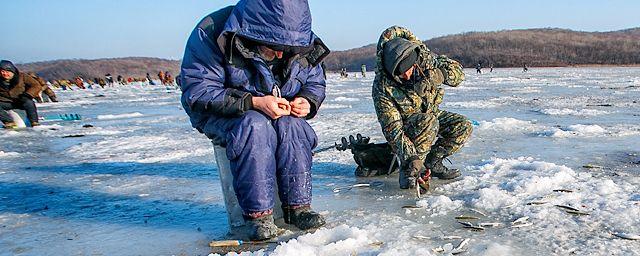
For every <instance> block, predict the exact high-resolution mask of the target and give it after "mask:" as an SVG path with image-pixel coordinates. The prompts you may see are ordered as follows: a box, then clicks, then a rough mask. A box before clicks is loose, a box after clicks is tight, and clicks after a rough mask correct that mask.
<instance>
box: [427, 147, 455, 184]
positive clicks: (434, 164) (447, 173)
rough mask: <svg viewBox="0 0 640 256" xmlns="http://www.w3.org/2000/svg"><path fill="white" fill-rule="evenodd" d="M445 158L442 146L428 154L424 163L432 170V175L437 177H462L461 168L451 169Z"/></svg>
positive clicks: (448, 178) (447, 178)
mask: <svg viewBox="0 0 640 256" xmlns="http://www.w3.org/2000/svg"><path fill="white" fill-rule="evenodd" d="M444 158H445V155H444V153H443V150H442V149H441V148H436V149H433V150H432V151H431V152H429V154H428V155H427V159H426V160H425V161H424V165H425V166H426V167H427V168H429V169H430V170H431V177H436V178H438V179H442V180H450V179H455V178H457V177H460V170H458V169H449V168H447V167H446V166H444V164H442V160H443V159H444Z"/></svg>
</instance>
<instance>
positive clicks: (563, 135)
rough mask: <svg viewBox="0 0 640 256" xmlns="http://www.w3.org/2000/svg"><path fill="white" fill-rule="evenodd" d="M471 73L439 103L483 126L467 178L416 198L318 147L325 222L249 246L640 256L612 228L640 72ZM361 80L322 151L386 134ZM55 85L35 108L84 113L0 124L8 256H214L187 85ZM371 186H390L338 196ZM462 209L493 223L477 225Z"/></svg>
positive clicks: (639, 104)
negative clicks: (184, 100)
mask: <svg viewBox="0 0 640 256" xmlns="http://www.w3.org/2000/svg"><path fill="white" fill-rule="evenodd" d="M487 71H488V70H487ZM466 73H467V80H466V81H465V82H464V83H463V84H462V85H461V86H460V87H458V88H450V87H447V88H446V94H445V99H444V103H443V104H442V105H441V108H442V109H446V110H449V111H453V112H458V113H461V114H464V115H466V116H467V117H469V118H471V119H473V120H475V121H477V122H478V124H479V125H477V126H475V127H474V133H473V135H472V138H471V140H470V141H469V143H468V144H467V145H466V146H465V147H464V148H463V149H462V150H461V151H460V152H459V153H458V154H457V155H454V156H452V157H451V161H452V162H453V165H454V166H455V167H458V168H461V169H463V177H462V178H460V179H457V180H455V181H453V182H447V183H443V182H440V181H438V180H435V181H434V182H433V184H432V190H431V191H430V192H429V194H427V195H426V196H423V197H422V198H421V199H416V197H415V195H414V193H413V191H407V190H405V191H401V190H399V189H397V176H394V175H392V176H389V177H377V178H363V179H360V178H355V177H354V176H353V171H354V169H355V163H354V161H353V159H352V157H351V154H350V153H349V152H338V151H335V150H329V151H325V152H322V153H319V154H317V155H316V156H315V158H314V167H313V177H314V203H313V204H314V208H315V209H316V210H318V211H320V212H322V213H323V214H325V215H326V217H327V220H328V225H327V226H326V228H323V229H320V230H318V231H316V232H315V233H311V234H307V235H304V236H301V237H299V238H298V239H294V240H291V241H284V242H283V243H282V244H280V245H278V246H277V247H275V246H273V247H271V249H270V250H268V251H266V252H265V251H258V252H255V254H257V255H261V254H264V253H269V254H273V255H349V254H352V253H354V254H357V255H416V254H421V255H430V254H433V255H444V254H443V253H439V252H435V251H433V250H432V249H435V248H439V247H440V248H443V249H445V250H446V251H448V250H449V249H450V248H451V247H456V246H457V245H458V244H459V243H460V242H461V241H462V239H464V238H468V239H469V241H468V245H467V246H466V249H467V253H466V254H465V255H550V254H557V255H568V254H575V255H587V254H589V255H605V254H606V255H640V241H638V240H635V241H633V240H624V239H620V238H617V237H615V236H613V235H612V233H628V234H635V235H640V218H638V216H640V155H639V154H640V146H638V145H640V68H544V69H542V68H541V69H538V68H533V69H531V70H530V72H528V73H522V72H521V69H495V70H494V72H493V73H486V74H482V75H477V74H475V70H471V69H467V70H466ZM352 76H353V74H351V77H350V78H347V79H340V78H339V76H338V75H337V74H329V78H328V83H327V99H326V101H325V103H324V104H323V106H322V108H321V109H320V112H319V115H318V116H317V117H316V118H315V119H313V120H311V121H310V123H311V124H312V126H313V127H314V128H315V129H316V132H317V134H318V136H319V139H320V146H319V147H320V148H322V147H326V146H330V145H333V143H334V142H335V141H338V140H339V139H340V137H342V136H347V135H350V134H354V135H355V134H356V133H361V134H363V135H367V136H371V138H372V141H382V140H383V138H382V134H381V131H380V127H379V124H378V122H377V120H376V115H375V112H374V110H373V106H372V99H371V83H372V80H373V76H374V75H373V73H369V74H368V76H367V77H366V78H360V77H356V78H354V77H352ZM358 76H359V74H358ZM57 93H58V95H59V98H60V99H61V100H62V102H61V103H55V104H51V103H45V104H39V105H38V107H39V110H40V114H41V115H42V116H47V115H54V114H61V113H78V114H80V115H82V116H83V117H84V118H83V120H82V121H76V122H45V123H44V125H42V126H41V127H37V128H36V129H29V130H21V131H6V130H0V226H1V228H0V255H207V254H209V252H210V251H211V250H210V248H209V247H208V245H207V244H208V242H209V241H210V240H214V239H223V238H224V236H225V234H226V231H227V228H228V226H227V219H226V212H225V209H224V202H223V200H222V195H221V189H220V184H219V177H218V172H217V168H216V164H215V161H214V160H213V159H214V157H213V149H212V147H211V144H210V142H209V141H208V140H207V139H206V137H205V136H204V135H201V134H199V133H198V132H197V131H195V130H193V129H192V128H191V126H190V124H189V121H188V118H187V116H186V114H185V113H184V111H183V110H182V109H181V106H180V104H179V97H180V92H179V91H175V90H167V89H165V88H164V87H159V86H154V87H148V86H139V85H136V86H130V87H116V88H108V89H90V90H83V91H57ZM87 124H90V125H92V126H93V127H88V128H83V125H87ZM370 182H376V184H382V185H381V186H376V187H372V188H357V189H352V190H348V191H345V190H343V191H341V192H338V193H334V192H333V189H334V188H336V187H344V186H349V185H353V184H357V183H370ZM554 190H555V191H554ZM407 205H411V206H418V207H420V208H403V206H407ZM556 205H563V206H570V207H573V208H575V209H576V210H578V211H579V214H575V213H574V214H569V213H567V212H566V211H565V210H564V209H562V208H560V207H557V206H556ZM479 212H481V213H482V214H484V215H486V216H483V215H482V214H481V213H479ZM584 214H588V215H584ZM459 215H467V216H474V217H479V218H480V219H479V220H465V221H469V222H472V223H473V224H474V225H476V224H479V223H485V222H486V223H499V224H496V225H498V226H495V227H486V229H485V230H484V231H472V230H470V229H465V228H463V225H461V224H458V223H457V221H456V219H454V217H456V216H459ZM521 217H528V220H526V221H523V222H520V223H519V224H525V225H520V226H522V227H512V221H514V220H516V219H518V218H521ZM529 223H530V224H529ZM516 224H518V223H516ZM447 236H458V237H460V238H454V239H447V238H449V237H447ZM274 247H275V248H274ZM445 253H446V252H445Z"/></svg>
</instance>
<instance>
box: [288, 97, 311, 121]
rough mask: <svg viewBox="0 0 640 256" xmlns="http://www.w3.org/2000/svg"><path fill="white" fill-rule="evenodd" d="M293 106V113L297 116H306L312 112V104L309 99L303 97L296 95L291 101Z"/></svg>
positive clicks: (290, 103)
mask: <svg viewBox="0 0 640 256" xmlns="http://www.w3.org/2000/svg"><path fill="white" fill-rule="evenodd" d="M289 105H290V106H291V114H293V115H294V116H296V117H305V116H307V115H308V114H309V112H311V104H309V101H308V100H307V99H305V98H302V97H296V98H294V99H293V101H291V102H289Z"/></svg>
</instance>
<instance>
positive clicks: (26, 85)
mask: <svg viewBox="0 0 640 256" xmlns="http://www.w3.org/2000/svg"><path fill="white" fill-rule="evenodd" d="M0 76H1V79H0V80H1V81H0V120H1V121H2V123H3V125H4V127H5V128H7V129H14V128H17V125H16V123H15V121H14V120H13V119H12V118H11V116H10V115H9V113H8V112H7V110H12V109H23V110H25V111H26V112H27V118H28V119H29V122H31V126H38V125H40V124H39V123H38V109H37V108H36V103H35V102H34V101H33V99H34V98H35V97H37V96H38V93H39V92H40V90H41V85H40V82H38V80H36V79H35V78H33V77H32V76H30V75H28V74H26V73H20V71H18V68H16V66H14V65H13V63H11V61H8V60H2V61H0Z"/></svg>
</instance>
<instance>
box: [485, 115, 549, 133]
mask: <svg viewBox="0 0 640 256" xmlns="http://www.w3.org/2000/svg"><path fill="white" fill-rule="evenodd" d="M478 128H479V129H480V130H491V131H534V130H536V129H538V128H539V126H538V125H537V124H534V123H532V122H531V121H524V120H519V119H515V118H511V117H500V118H495V119H493V120H491V121H490V122H488V121H480V126H479V127H478Z"/></svg>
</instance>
